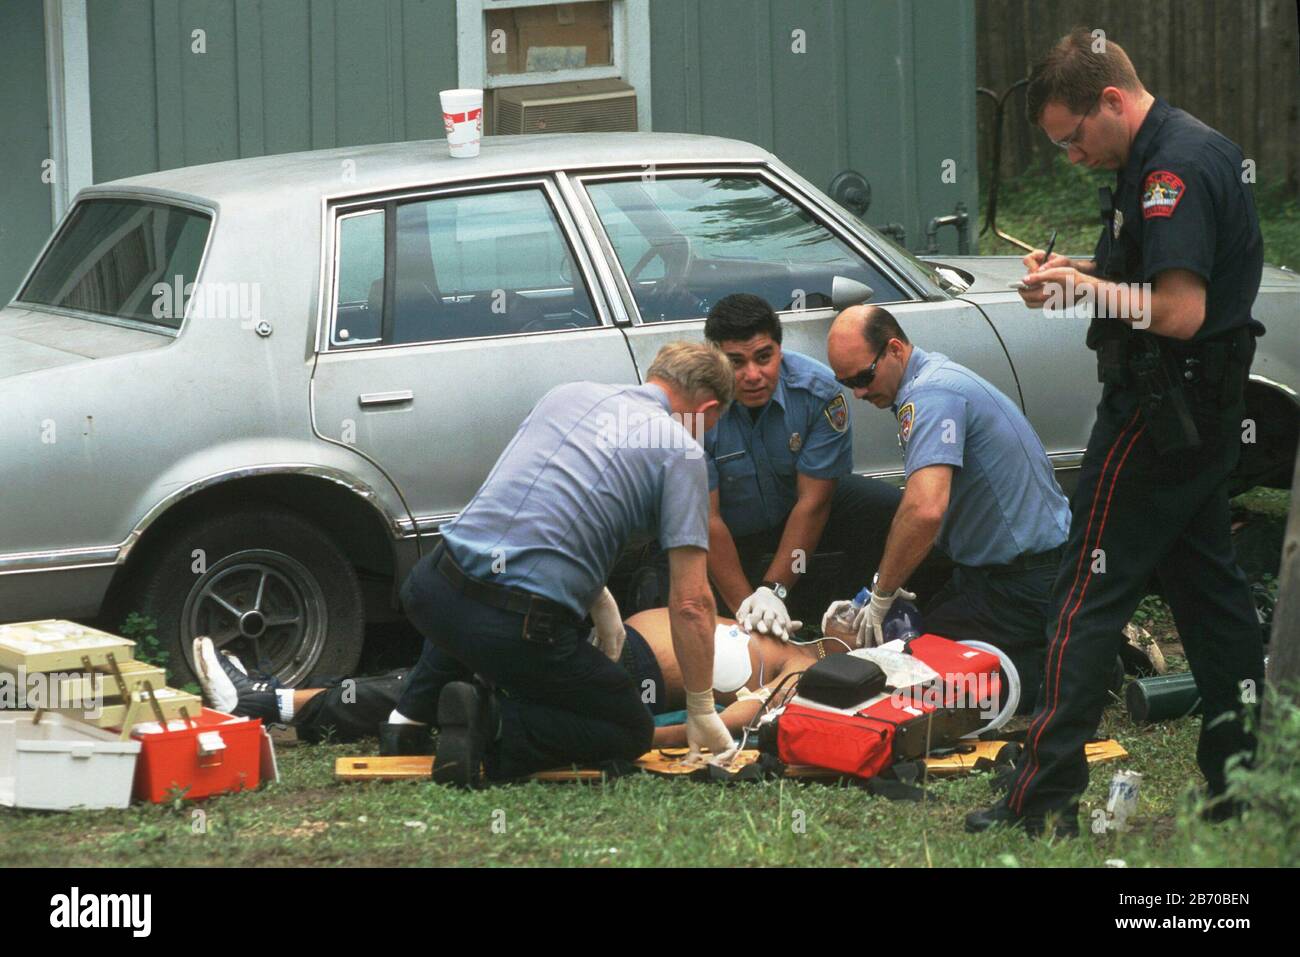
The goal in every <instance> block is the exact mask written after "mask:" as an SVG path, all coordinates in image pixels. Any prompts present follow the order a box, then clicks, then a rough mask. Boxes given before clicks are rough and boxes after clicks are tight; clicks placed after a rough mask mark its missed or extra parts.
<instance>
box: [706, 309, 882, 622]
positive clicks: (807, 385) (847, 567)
mask: <svg viewBox="0 0 1300 957" xmlns="http://www.w3.org/2000/svg"><path fill="white" fill-rule="evenodd" d="M704 335H705V337H706V338H707V339H708V340H709V341H710V342H712V343H713V344H714V345H715V346H717V347H718V348H719V349H721V350H722V351H723V352H724V353H725V354H726V356H727V358H728V360H730V362H731V364H732V368H733V369H734V370H735V374H736V401H735V403H734V404H733V405H732V406H731V408H730V409H728V410H727V412H726V414H725V415H723V416H722V417H721V419H719V421H718V426H717V428H716V429H714V430H713V431H712V432H710V433H708V434H707V435H706V436H705V437H704V448H705V450H706V451H707V452H708V465H709V503H710V510H711V515H710V521H709V577H710V578H711V579H712V580H713V583H714V585H715V587H716V588H717V590H718V594H719V595H720V596H721V597H722V600H723V602H724V603H725V604H726V605H728V606H729V607H730V608H732V609H734V610H735V614H736V619H737V620H738V621H739V622H740V623H741V624H742V625H744V627H745V628H746V629H747V630H750V631H758V632H759V633H761V634H771V635H774V636H776V637H778V638H782V639H786V638H789V637H790V636H791V635H792V634H793V633H794V632H797V631H798V630H799V626H800V624H801V623H800V622H799V621H797V620H796V621H792V620H791V619H792V618H798V617H800V616H803V615H810V614H816V613H817V612H818V611H820V610H821V607H822V605H821V604H820V603H818V596H817V595H815V594H809V593H808V588H807V586H808V585H809V584H812V583H805V587H804V588H803V589H800V594H798V595H791V594H790V593H791V592H792V591H793V590H794V588H795V585H796V583H798V581H799V578H800V574H801V572H802V570H803V564H804V562H802V561H800V560H799V559H801V558H802V559H804V560H805V561H807V562H808V564H809V568H808V570H809V571H816V570H817V559H816V557H815V553H816V552H817V551H818V550H819V549H824V550H826V551H836V552H843V553H844V554H845V555H846V558H847V560H846V561H845V562H844V566H843V572H842V574H841V575H839V576H838V578H839V579H840V580H839V581H836V582H834V585H835V591H836V592H842V591H843V590H845V589H846V588H852V587H853V582H854V581H856V580H857V576H859V575H860V574H861V572H862V569H863V568H864V567H867V566H870V567H873V568H874V567H875V565H876V563H877V562H878V561H879V559H880V554H881V549H882V547H883V545H884V541H885V535H886V533H887V532H888V531H889V523H890V521H891V520H892V519H893V517H894V511H895V510H896V509H897V508H898V501H899V497H900V493H899V490H898V488H897V487H895V486H894V485H893V484H891V483H888V482H882V481H879V480H877V479H869V478H866V477H864V476H861V475H855V474H853V438H852V433H851V428H850V426H851V424H852V422H851V414H850V411H849V408H848V403H847V402H846V401H845V397H844V393H843V392H842V391H841V390H840V387H839V384H838V383H837V382H836V381H835V377H834V375H833V374H832V373H831V370H830V369H828V368H827V367H826V366H825V365H824V364H822V363H821V362H818V361H817V360H816V359H813V358H810V357H809V356H805V355H802V354H800V353H798V352H792V351H790V350H788V349H783V348H782V346H781V322H780V319H779V318H778V317H777V315H776V313H775V312H773V311H772V307H771V306H770V305H768V303H767V302H766V301H765V300H763V299H761V298H759V297H758V296H753V295H749V294H748V293H736V294H733V295H730V296H727V297H725V298H723V299H720V300H719V301H718V302H717V303H716V304H715V305H714V306H713V308H712V309H711V310H710V311H709V318H708V320H707V321H706V322H705V323H704ZM768 555H770V556H772V557H771V558H770V559H769V560H767V562H766V563H765V564H759V563H761V562H764V559H765V558H766V557H767V556H768ZM750 573H752V576H751V574H750ZM760 575H761V580H760V581H759V584H758V585H757V586H754V585H753V584H752V582H753V580H755V579H758V578H759V576H760ZM819 584H820V582H819ZM855 590H856V589H855ZM826 597H827V596H826V595H825V594H823V595H822V596H821V597H820V602H823V603H824V602H825V601H826ZM788 609H789V610H788Z"/></svg>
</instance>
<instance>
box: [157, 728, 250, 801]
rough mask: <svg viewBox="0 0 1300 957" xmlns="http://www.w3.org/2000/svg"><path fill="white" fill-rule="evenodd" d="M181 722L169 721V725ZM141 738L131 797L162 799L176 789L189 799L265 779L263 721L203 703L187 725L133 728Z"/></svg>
mask: <svg viewBox="0 0 1300 957" xmlns="http://www.w3.org/2000/svg"><path fill="white" fill-rule="evenodd" d="M177 723H178V722H175V721H172V722H169V725H174V724H177ZM132 735H133V736H134V737H135V738H136V739H137V740H138V741H139V742H140V758H139V760H138V761H137V762H136V766H135V788H134V791H133V797H135V798H136V799H137V800H141V801H152V802H153V803H155V804H160V803H162V802H163V801H165V800H166V799H167V798H168V796H169V794H171V793H172V792H173V790H174V789H175V790H181V791H184V792H185V797H186V798H187V799H195V798H202V797H208V796H210V795H213V794H225V793H227V792H229V791H242V790H254V789H256V788H257V786H258V785H259V784H261V782H262V774H261V766H262V737H263V731H262V722H261V720H260V719H257V718H254V719H251V720H241V719H239V718H232V717H231V716H230V715H228V714H222V713H221V712H220V711H213V710H211V709H210V708H204V709H203V711H202V713H201V714H200V715H199V717H198V718H196V719H195V720H194V721H192V722H190V724H189V725H187V726H186V727H184V728H169V729H168V730H166V731H158V732H154V733H152V734H150V733H145V732H142V731H140V730H138V729H137V730H136V731H134V732H132Z"/></svg>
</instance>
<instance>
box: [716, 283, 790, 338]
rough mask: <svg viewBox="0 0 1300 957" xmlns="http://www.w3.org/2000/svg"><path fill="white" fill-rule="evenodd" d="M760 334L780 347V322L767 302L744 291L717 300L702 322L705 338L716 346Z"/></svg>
mask: <svg viewBox="0 0 1300 957" xmlns="http://www.w3.org/2000/svg"><path fill="white" fill-rule="evenodd" d="M762 332H766V333H767V334H768V335H769V336H771V337H772V341H773V342H775V343H777V344H778V345H780V343H781V320H780V319H778V318H777V316H776V313H775V312H773V311H772V307H771V306H770V305H768V303H767V300H766V299H763V298H761V297H760V296H752V295H750V294H749V293H747V292H733V293H732V294H731V295H730V296H725V297H723V298H722V299H719V300H718V301H717V302H715V303H714V304H713V308H712V309H710V310H709V318H708V319H706V320H705V321H704V338H706V339H708V340H709V341H710V342H712V343H713V344H715V345H721V344H722V343H724V342H744V341H745V340H747V339H752V338H754V336H756V335H758V334H759V333H762Z"/></svg>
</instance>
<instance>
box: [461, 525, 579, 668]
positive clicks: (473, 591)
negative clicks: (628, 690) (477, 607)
mask: <svg viewBox="0 0 1300 957" xmlns="http://www.w3.org/2000/svg"><path fill="white" fill-rule="evenodd" d="M438 571H440V572H442V574H443V575H444V576H446V579H447V581H449V582H450V583H451V586H452V587H453V588H455V589H456V591H458V592H460V593H461V594H462V595H464V596H465V597H466V598H472V599H473V600H474V601H477V602H480V603H481V604H484V605H488V606H490V607H492V608H499V609H501V610H502V611H508V612H511V613H512V614H516V615H523V616H524V627H523V638H524V640H525V641H540V642H542V643H543V644H550V643H551V642H552V641H553V640H554V638H555V635H556V633H557V632H558V631H559V630H560V628H561V627H569V628H576V627H578V625H579V624H580V623H581V619H579V618H578V617H577V616H576V615H574V613H573V612H571V611H569V609H567V608H565V607H564V606H563V605H561V604H559V603H558V602H554V601H551V600H550V599H549V598H542V597H541V596H540V595H534V594H532V593H531V592H526V591H520V590H519V589H516V588H508V587H506V586H505V585H494V584H491V583H490V582H485V581H480V580H479V579H477V578H471V577H470V576H469V575H466V574H465V573H464V572H463V571H462V570H461V567H460V566H459V565H457V564H456V561H455V559H453V558H452V557H451V553H450V552H448V551H447V549H446V547H445V546H444V547H443V549H442V555H440V556H439V557H438Z"/></svg>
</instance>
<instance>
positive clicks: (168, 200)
mask: <svg viewBox="0 0 1300 957" xmlns="http://www.w3.org/2000/svg"><path fill="white" fill-rule="evenodd" d="M100 199H120V200H126V201H129V202H137V203H153V204H155V205H158V206H177V207H180V208H181V209H189V210H192V211H194V212H196V213H203V214H205V215H206V216H207V217H208V218H209V226H208V235H207V239H205V240H204V243H203V252H202V254H200V256H199V265H198V269H197V270H196V271H195V275H194V279H193V280H192V282H193V283H194V284H195V285H196V286H198V285H200V284H201V283H202V282H203V274H204V272H205V271H206V269H207V265H208V255H209V254H210V253H211V252H212V241H213V238H214V237H215V236H216V234H217V228H218V226H219V224H220V213H219V212H218V209H217V207H216V206H215V205H209V204H207V203H201V202H196V201H193V200H188V199H179V198H177V197H174V196H171V195H168V194H167V193H158V192H154V191H152V190H129V189H113V190H93V191H91V190H86V191H83V192H80V193H78V194H77V197H76V199H75V200H73V203H72V205H71V206H69V207H68V211H67V212H66V213H64V214H63V218H62V219H61V220H60V221H59V225H58V228H56V229H54V230H53V231H52V232H51V233H50V236H49V238H48V239H46V240H45V245H43V246H42V247H41V251H40V253H39V254H37V256H36V258H35V260H33V262H32V265H31V267H30V268H29V269H28V270H27V272H26V274H25V275H24V276H23V279H22V282H20V283H19V284H18V286H17V287H16V289H15V290H14V294H13V296H11V297H10V299H9V302H8V303H7V304H6V308H9V307H13V308H15V309H28V310H33V311H36V312H45V313H49V314H51V315H55V316H68V317H70V318H72V319H85V320H87V321H89V322H98V323H100V324H101V325H105V326H117V327H118V328H121V329H134V330H136V331H137V332H152V333H154V334H155V335H160V336H166V337H167V338H169V339H178V338H180V336H181V335H182V334H183V333H184V332H185V329H186V328H187V327H188V326H189V321H190V311H191V309H192V306H193V297H191V298H190V300H189V301H187V302H186V304H185V314H184V315H183V316H182V317H181V322H180V325H178V326H177V327H176V328H175V329H171V328H169V327H167V326H160V325H157V324H154V323H148V322H140V321H139V320H136V319H125V318H122V317H121V316H108V315H105V314H104V313H102V312H88V311H86V310H84V309H70V308H68V307H66V306H51V305H49V304H48V303H43V302H26V301H24V300H22V299H20V298H19V297H20V296H21V295H22V294H23V292H24V291H26V289H27V285H28V283H30V282H31V280H32V277H33V276H35V275H36V273H37V271H38V270H39V269H40V267H41V263H43V262H44V261H45V257H46V256H47V255H48V254H49V252H50V250H51V249H53V248H54V244H55V243H57V242H58V241H59V238H60V237H61V236H62V235H63V234H64V232H65V231H66V230H67V229H68V227H69V225H70V224H71V223H72V214H73V212H74V211H75V210H76V209H77V207H78V206H80V205H81V204H82V203H85V202H88V201H90V200H100Z"/></svg>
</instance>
